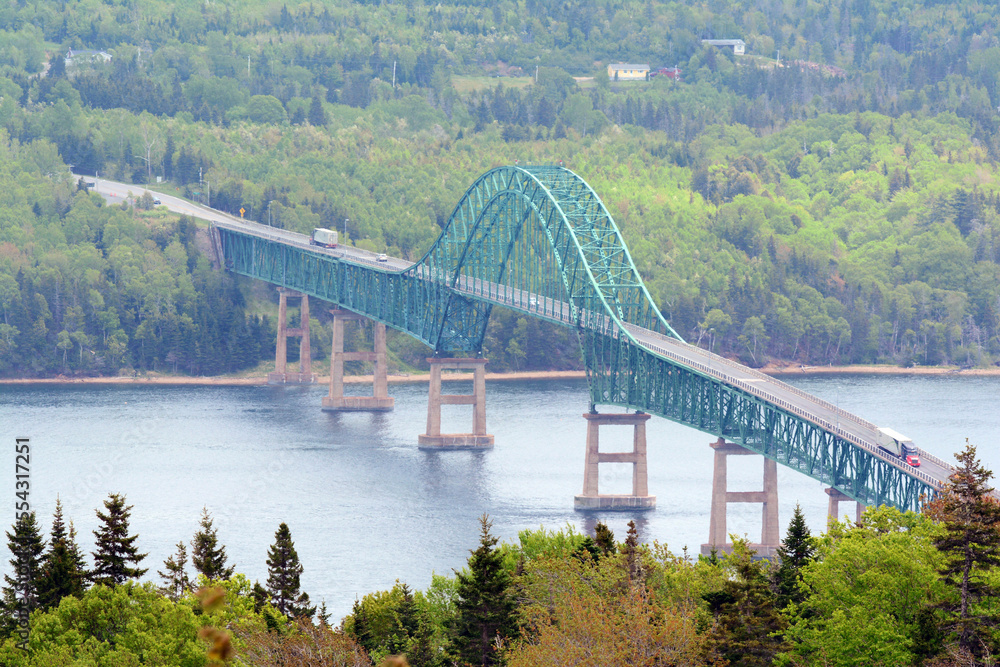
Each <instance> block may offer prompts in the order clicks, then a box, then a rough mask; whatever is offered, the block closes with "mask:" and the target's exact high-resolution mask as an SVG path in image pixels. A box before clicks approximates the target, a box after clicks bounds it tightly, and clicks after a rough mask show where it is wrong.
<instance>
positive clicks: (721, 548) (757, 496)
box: [701, 438, 781, 558]
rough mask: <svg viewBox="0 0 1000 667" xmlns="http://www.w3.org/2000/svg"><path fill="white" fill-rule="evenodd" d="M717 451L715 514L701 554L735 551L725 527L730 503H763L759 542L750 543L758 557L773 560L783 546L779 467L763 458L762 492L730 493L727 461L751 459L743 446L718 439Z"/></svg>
mask: <svg viewBox="0 0 1000 667" xmlns="http://www.w3.org/2000/svg"><path fill="white" fill-rule="evenodd" d="M711 447H712V449H714V450H715V471H714V474H713V476H712V513H711V516H710V518H709V525H708V542H707V543H705V544H703V545H701V553H702V554H703V555H706V556H707V555H709V554H710V553H711V552H712V549H715V550H716V551H717V552H718V553H730V552H731V551H732V549H733V545H732V543H731V542H730V541H729V532H728V530H727V527H726V511H727V509H728V507H729V503H761V505H762V511H761V524H762V527H761V536H760V542H758V543H755V544H751V545H750V547H751V548H752V549H754V550H755V551H756V552H757V554H758V555H759V556H763V557H765V558H770V557H772V556H774V555H775V553H776V552H777V549H778V547H779V546H780V545H781V535H780V527H779V524H778V464H777V463H776V462H775V461H772V460H771V459H769V458H766V457H765V458H764V488H763V490H762V491H729V490H728V488H727V465H726V458H727V457H729V456H752V455H755V454H756V452H751V451H750V450H749V449H745V448H743V447H741V446H740V445H736V444H733V443H729V442H726V441H725V440H724V439H723V438H719V439H718V440H717V441H716V442H713V443H711Z"/></svg>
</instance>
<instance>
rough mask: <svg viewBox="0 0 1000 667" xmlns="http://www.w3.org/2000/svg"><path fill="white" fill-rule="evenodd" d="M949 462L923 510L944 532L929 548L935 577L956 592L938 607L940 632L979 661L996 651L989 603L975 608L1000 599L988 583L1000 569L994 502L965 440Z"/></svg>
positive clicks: (998, 515) (999, 615)
mask: <svg viewBox="0 0 1000 667" xmlns="http://www.w3.org/2000/svg"><path fill="white" fill-rule="evenodd" d="M955 458H956V459H957V460H958V469H957V470H956V471H955V472H954V474H952V476H951V477H950V478H949V479H948V481H947V482H946V483H945V488H944V491H943V492H942V493H941V495H939V496H938V498H936V499H935V500H934V502H933V503H931V506H930V508H929V514H930V515H931V516H932V517H934V518H936V519H938V520H941V521H943V522H944V528H945V532H944V534H943V535H942V536H940V537H939V538H937V539H936V540H935V541H934V545H935V546H936V547H937V548H938V550H939V551H941V552H942V553H943V554H944V555H945V558H946V561H945V565H944V567H943V568H942V569H941V570H939V572H940V574H941V578H942V579H943V580H944V581H945V583H947V584H948V585H949V586H951V587H952V588H953V589H954V590H955V593H956V594H955V597H954V599H953V600H952V601H949V602H947V603H944V604H942V605H941V608H942V609H943V611H944V612H945V615H946V618H945V622H944V624H943V628H944V629H945V630H947V631H949V632H953V633H954V635H955V636H956V637H957V639H958V645H959V647H960V648H961V649H962V650H963V651H965V652H967V653H968V654H971V655H972V656H975V657H976V658H981V657H983V656H984V655H986V654H989V653H991V652H992V651H994V649H995V648H996V647H995V646H994V639H993V636H992V632H991V630H992V629H993V628H995V627H997V625H998V624H1000V612H998V611H997V609H996V605H995V604H994V605H980V604H979V603H980V602H981V601H982V600H984V599H986V598H996V597H997V596H998V595H1000V590H998V589H997V587H996V586H994V585H992V584H991V582H990V572H991V571H993V570H994V568H996V566H997V565H1000V504H998V503H997V501H996V499H995V498H994V497H992V493H993V489H992V488H991V487H990V485H989V480H990V479H991V478H992V477H993V473H992V472H990V471H989V470H987V469H986V468H984V467H983V466H982V465H981V464H980V462H979V460H978V459H977V458H976V448H975V447H974V446H973V445H971V444H969V441H968V440H966V446H965V450H964V451H963V452H961V453H960V454H957V455H956V457H955Z"/></svg>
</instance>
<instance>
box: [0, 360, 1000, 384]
mask: <svg viewBox="0 0 1000 667" xmlns="http://www.w3.org/2000/svg"><path fill="white" fill-rule="evenodd" d="M758 370H760V371H761V372H763V373H766V374H768V375H771V376H773V377H776V378H780V377H789V376H810V375H956V376H958V375H965V376H977V377H982V376H1000V367H992V368H967V369H961V368H958V367H954V366H932V367H921V366H914V367H912V368H902V367H900V366H804V365H800V364H781V365H779V364H768V365H767V366H764V367H762V368H760V369H758ZM471 377H472V376H471V375H469V374H463V373H444V374H443V375H442V379H444V380H462V379H471ZM586 377H587V375H586V372H585V371H521V372H515V373H487V374H486V379H487V380H491V381H496V380H500V381H503V380H582V379H585V378H586ZM429 380H430V373H405V374H398V375H390V376H389V377H388V381H389V384H416V383H424V382H428V381H429ZM329 382H330V378H329V376H318V377H317V379H316V382H315V383H314V384H316V385H325V384H329ZM344 382H345V383H346V384H364V383H368V384H370V383H371V382H372V376H371V375H351V376H347V377H345V378H344ZM31 384H67V385H71V384H107V385H139V384H142V385H162V386H218V387H226V386H232V387H257V386H268V382H267V376H266V375H253V376H248V377H225V376H198V377H189V376H180V375H159V374H155V373H154V374H148V375H142V376H135V377H129V376H113V377H112V376H108V377H77V378H73V377H66V376H57V377H54V378H0V386H3V385H31ZM274 386H277V385H274ZM293 386H301V385H293Z"/></svg>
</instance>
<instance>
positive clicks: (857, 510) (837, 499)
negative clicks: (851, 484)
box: [826, 489, 865, 526]
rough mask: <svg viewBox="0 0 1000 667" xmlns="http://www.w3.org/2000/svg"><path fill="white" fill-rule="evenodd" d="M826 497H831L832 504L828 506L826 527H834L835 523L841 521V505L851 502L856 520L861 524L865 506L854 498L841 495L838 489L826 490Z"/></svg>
mask: <svg viewBox="0 0 1000 667" xmlns="http://www.w3.org/2000/svg"><path fill="white" fill-rule="evenodd" d="M826 495H828V496H830V504H829V505H828V508H827V512H826V525H827V526H831V525H833V522H834V521H840V518H841V517H840V503H842V502H849V503H854V504H855V507H854V520H855V521H856V522H858V523H861V515H862V514H864V513H865V506H864V505H863V504H861V503H859V502H858V501H856V500H855V499H854V498H851V497H850V496H848V495H846V494H844V493H841V492H840V491H838V490H837V489H826Z"/></svg>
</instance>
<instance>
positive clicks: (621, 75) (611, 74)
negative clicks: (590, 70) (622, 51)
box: [608, 63, 649, 81]
mask: <svg viewBox="0 0 1000 667" xmlns="http://www.w3.org/2000/svg"><path fill="white" fill-rule="evenodd" d="M608 78H609V79H611V80H612V81H644V80H646V79H647V78H649V65H630V64H628V63H618V64H616V65H608Z"/></svg>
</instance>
